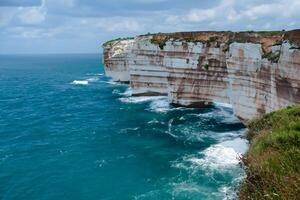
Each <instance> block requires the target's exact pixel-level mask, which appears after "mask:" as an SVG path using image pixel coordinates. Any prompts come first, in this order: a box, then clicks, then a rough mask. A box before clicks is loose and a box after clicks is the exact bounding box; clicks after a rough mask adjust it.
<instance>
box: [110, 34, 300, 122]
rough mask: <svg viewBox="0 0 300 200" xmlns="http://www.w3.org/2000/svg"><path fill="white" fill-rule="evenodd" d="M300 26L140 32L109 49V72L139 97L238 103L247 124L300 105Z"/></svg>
mask: <svg viewBox="0 0 300 200" xmlns="http://www.w3.org/2000/svg"><path fill="white" fill-rule="evenodd" d="M299 40H300V30H294V31H289V32H276V33H274V32H260V33H255V32H241V33H233V32H186V33H173V34H155V35H147V36H138V37H136V38H135V39H129V40H119V41H115V42H112V43H111V44H109V45H106V46H105V47H104V64H105V71H106V74H107V75H108V76H111V77H112V78H113V80H115V81H123V82H130V86H131V88H132V91H133V95H156V94H160V95H162V94H163V95H168V97H169V101H170V103H173V104H178V105H184V106H202V105H203V104H207V103H209V102H223V103H229V104H232V106H233V110H234V113H235V114H236V116H238V117H239V118H241V119H242V120H243V121H244V122H247V121H248V120H249V119H252V118H254V117H257V116H259V115H261V114H264V113H268V112H271V111H274V110H277V109H280V108H282V107H286V106H288V105H292V104H296V103H300V89H299V88H300V50H299V46H298V45H299Z"/></svg>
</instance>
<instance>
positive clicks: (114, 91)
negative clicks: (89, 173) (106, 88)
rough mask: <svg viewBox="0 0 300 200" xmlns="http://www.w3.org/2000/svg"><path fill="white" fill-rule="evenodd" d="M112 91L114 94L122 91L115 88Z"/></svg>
mask: <svg viewBox="0 0 300 200" xmlns="http://www.w3.org/2000/svg"><path fill="white" fill-rule="evenodd" d="M112 93H113V94H120V93H121V92H120V90H117V89H114V90H113V91H112Z"/></svg>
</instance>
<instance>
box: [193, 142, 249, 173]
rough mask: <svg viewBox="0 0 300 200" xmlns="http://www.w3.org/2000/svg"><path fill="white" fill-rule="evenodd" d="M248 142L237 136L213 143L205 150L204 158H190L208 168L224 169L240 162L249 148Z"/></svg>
mask: <svg viewBox="0 0 300 200" xmlns="http://www.w3.org/2000/svg"><path fill="white" fill-rule="evenodd" d="M247 146H248V145H247V142H246V140H244V139H241V138H237V139H234V140H232V141H225V142H222V143H220V144H216V145H213V146H211V147H209V148H207V149H206V150H204V151H203V155H204V157H203V158H190V160H189V161H190V162H192V163H193V164H196V165H199V166H201V167H203V168H207V169H212V170H214V169H224V168H228V167H232V166H234V165H237V164H239V162H240V160H239V158H240V157H241V155H242V154H243V153H245V152H246V150H247V148H248V147H247Z"/></svg>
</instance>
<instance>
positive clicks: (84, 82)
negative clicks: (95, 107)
mask: <svg viewBox="0 0 300 200" xmlns="http://www.w3.org/2000/svg"><path fill="white" fill-rule="evenodd" d="M71 84H73V85H88V84H89V81H88V80H74V81H73V82H71Z"/></svg>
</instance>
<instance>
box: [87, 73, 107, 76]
mask: <svg viewBox="0 0 300 200" xmlns="http://www.w3.org/2000/svg"><path fill="white" fill-rule="evenodd" d="M86 75H87V76H103V75H104V74H103V73H86Z"/></svg>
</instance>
